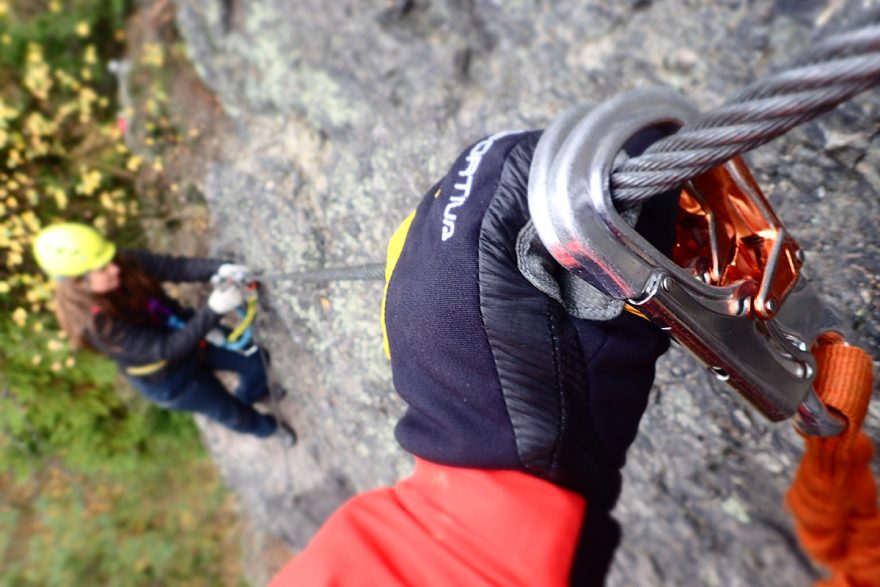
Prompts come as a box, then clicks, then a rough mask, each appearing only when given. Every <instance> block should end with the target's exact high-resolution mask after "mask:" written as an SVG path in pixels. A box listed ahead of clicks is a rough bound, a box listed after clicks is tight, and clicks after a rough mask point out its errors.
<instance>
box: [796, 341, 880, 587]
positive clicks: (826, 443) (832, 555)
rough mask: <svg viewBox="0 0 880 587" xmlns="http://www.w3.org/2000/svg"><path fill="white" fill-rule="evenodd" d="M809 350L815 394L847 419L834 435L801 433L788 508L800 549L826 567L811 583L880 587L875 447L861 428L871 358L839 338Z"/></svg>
mask: <svg viewBox="0 0 880 587" xmlns="http://www.w3.org/2000/svg"><path fill="white" fill-rule="evenodd" d="M814 355H815V357H816V362H817V363H818V376H817V380H816V384H815V385H816V392H817V393H818V394H819V397H820V398H821V399H822V401H823V402H824V403H825V405H827V406H828V407H830V408H832V409H834V410H836V411H837V412H839V413H840V414H842V415H843V416H844V417H845V418H846V421H847V426H846V429H845V430H844V432H843V433H841V434H839V435H838V436H834V437H830V438H816V437H808V438H805V443H806V452H805V453H804V456H803V459H802V460H801V464H800V466H799V467H798V470H797V473H796V475H795V479H794V483H793V484H792V487H791V489H790V490H789V492H788V496H787V499H788V506H789V508H790V509H791V511H792V513H793V514H794V518H795V529H796V531H797V534H798V538H799V539H800V542H801V545H802V546H803V548H804V550H806V551H807V552H808V553H809V554H810V555H811V556H812V557H813V558H814V559H815V560H816V561H818V562H819V563H821V564H823V565H825V566H827V567H828V568H829V569H830V570H831V576H830V577H829V578H827V579H825V580H823V581H820V582H819V583H817V584H816V587H868V586H870V587H876V586H880V511H878V507H877V485H876V483H875V481H874V478H873V476H872V474H871V457H872V456H873V454H874V446H873V444H872V443H871V440H870V439H869V438H868V437H867V436H866V435H865V433H864V432H862V431H861V428H862V422H863V421H864V419H865V415H866V414H867V411H868V402H869V401H870V399H871V391H872V384H873V382H872V374H871V359H870V357H869V356H868V355H867V354H866V353H865V352H864V351H862V350H861V349H859V348H856V347H852V346H847V345H845V344H844V343H843V341H842V339H835V340H831V341H830V342H829V343H828V344H823V345H820V346H819V347H818V348H817V349H816V351H815V352H814Z"/></svg>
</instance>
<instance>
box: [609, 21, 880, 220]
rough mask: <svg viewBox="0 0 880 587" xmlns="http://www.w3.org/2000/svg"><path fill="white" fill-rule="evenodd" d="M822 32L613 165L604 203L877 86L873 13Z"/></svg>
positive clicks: (666, 180) (642, 195)
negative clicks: (771, 69)
mask: <svg viewBox="0 0 880 587" xmlns="http://www.w3.org/2000/svg"><path fill="white" fill-rule="evenodd" d="M853 20H854V21H855V22H856V23H857V24H856V25H855V26H852V27H850V28H846V29H842V30H837V31H834V32H831V33H829V34H828V35H827V36H826V37H825V38H824V39H822V40H821V41H819V42H818V43H815V44H814V45H813V46H812V47H811V48H810V49H808V50H807V51H806V52H805V53H804V54H802V55H801V56H799V57H798V58H796V59H794V60H793V61H791V62H790V63H789V64H788V66H787V67H785V68H783V69H782V70H781V71H779V72H778V73H775V74H773V75H771V76H770V77H768V78H765V79H762V80H758V81H756V82H754V83H752V84H751V85H749V86H748V87H746V88H745V89H743V90H741V91H740V92H738V93H736V94H735V95H734V96H732V97H731V98H730V99H729V100H728V101H727V102H726V103H725V104H724V105H722V106H720V107H719V108H716V109H715V110H713V111H710V112H707V113H706V114H703V115H702V116H700V118H699V119H698V120H697V121H696V122H694V123H692V124H689V125H685V126H684V127H682V128H681V129H680V130H679V131H678V132H677V133H676V134H674V135H672V136H669V137H666V138H665V139H662V140H660V141H658V142H656V143H654V144H653V145H651V147H650V148H648V150H647V151H645V153H644V154H642V155H640V156H639V157H634V158H632V159H629V160H627V161H625V162H623V163H621V164H620V165H619V166H618V167H617V168H616V169H615V170H614V171H613V173H612V175H611V187H612V197H613V198H614V201H615V202H616V203H618V204H619V205H620V206H621V207H623V208H627V207H630V206H633V205H635V204H638V203H640V202H643V201H645V200H647V199H649V198H651V197H653V196H656V195H658V194H661V193H664V192H666V191H669V190H671V189H674V188H676V187H678V186H681V185H682V184H684V183H685V182H686V181H688V180H689V179H691V178H693V177H695V176H697V175H699V174H700V173H703V172H704V171H708V170H709V169H712V168H713V167H717V166H718V165H721V164H723V163H724V162H725V161H728V160H730V159H731V158H733V157H735V156H736V155H740V154H742V153H745V152H747V151H750V150H752V149H754V148H756V147H759V146H760V145H763V144H765V143H767V142H769V141H771V140H773V139H774V138H776V137H778V136H780V135H783V134H785V133H786V132H788V131H789V130H791V129H792V128H794V127H796V126H799V125H801V124H803V123H805V122H808V121H810V120H812V119H814V118H816V117H817V116H819V115H820V114H822V113H824V112H827V111H829V110H831V109H833V108H834V107H835V106H837V105H838V104H840V103H842V102H845V101H846V100H849V99H850V98H852V97H853V96H855V95H856V94H859V93H861V92H863V91H865V90H867V89H869V88H871V87H872V86H874V85H876V84H878V83H880V8H876V9H873V10H871V11H869V12H866V13H864V14H862V15H860V16H858V17H857V18H854V19H853Z"/></svg>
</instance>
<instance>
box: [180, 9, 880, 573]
mask: <svg viewBox="0 0 880 587" xmlns="http://www.w3.org/2000/svg"><path fill="white" fill-rule="evenodd" d="M855 4H857V3H856V2H850V3H849V4H847V2H846V1H845V0H809V1H797V2H795V1H793V0H776V1H770V0H766V1H765V0H762V1H759V2H747V1H745V0H724V1H717V0H656V1H651V0H626V1H621V2H605V1H603V0H580V1H568V0H559V1H553V2H543V1H540V0H508V1H505V2H499V1H496V0H433V1H430V0H381V1H380V0H372V1H365V0H357V1H355V0H338V1H334V2H325V1H323V0H297V1H296V2H291V1H289V0H248V1H247V2H244V1H238V0H231V1H229V2H221V1H218V0H185V1H184V0H178V2H177V24H178V27H179V29H180V31H181V32H182V34H183V36H184V38H185V40H186V43H187V45H188V51H189V55H190V58H191V60H192V62H193V64H194V65H195V67H196V70H197V71H198V72H199V75H200V76H201V77H202V78H203V80H204V82H205V83H206V84H207V86H208V87H209V88H211V89H212V90H213V91H214V92H215V93H216V94H217V96H218V98H219V100H220V101H221V103H222V104H223V107H224V109H225V112H226V113H227V115H228V117H229V121H230V124H228V125H226V127H227V128H228V131H226V136H225V137H224V139H223V148H222V149H221V155H220V156H219V157H217V158H215V159H214V160H212V161H209V162H208V163H207V165H206V169H207V173H206V176H205V178H204V184H203V187H204V189H205V193H206V196H207V198H208V203H209V206H210V208H211V212H212V216H213V221H214V225H215V226H216V227H217V228H218V234H217V239H216V242H215V245H216V249H217V250H218V251H219V252H232V251H235V252H236V254H237V255H238V256H239V258H241V259H243V260H245V261H246V262H248V263H250V264H251V265H253V266H255V267H259V268H264V269H266V270H269V271H285V270H293V269H298V268H311V267H322V266H328V267H329V266H339V265H352V264H362V263H367V262H373V261H380V260H382V259H383V257H384V245H385V243H386V241H387V238H388V237H389V235H390V234H391V233H392V232H393V230H394V228H395V227H396V226H397V224H398V223H399V222H400V221H401V220H402V219H403V218H404V217H405V216H406V214H407V213H408V212H409V211H410V210H411V209H412V208H413V207H414V205H415V204H416V202H417V201H418V197H419V195H420V194H421V193H422V192H423V191H424V190H426V189H427V188H428V187H429V186H430V185H431V184H432V183H433V182H434V181H435V180H436V179H438V178H439V177H440V176H441V175H442V174H443V173H444V171H445V168H446V167H447V166H448V165H449V164H450V163H451V162H452V160H453V158H454V156H455V155H456V154H457V153H458V152H459V151H460V150H461V149H462V148H464V147H465V146H466V145H467V144H468V143H470V142H472V141H474V140H476V139H477V138H479V137H481V136H483V135H486V134H489V133H492V132H496V131H499V130H503V129H508V128H542V127H543V126H545V125H546V124H547V123H548V122H549V121H550V120H552V119H553V118H554V117H555V116H557V115H559V114H560V113H561V112H563V111H564V110H566V109H567V108H569V107H571V106H572V105H574V104H576V103H578V102H581V101H599V100H602V99H605V98H607V97H610V96H612V95H614V94H616V93H618V92H620V91H622V90H625V89H629V88H632V87H635V86H639V85H646V84H658V83H659V84H666V85H669V86H672V87H674V88H677V89H679V90H680V91H681V92H682V93H684V94H685V95H687V96H689V97H690V98H692V99H693V100H695V101H696V102H697V103H698V104H699V105H700V106H701V107H702V108H704V109H707V108H710V107H712V106H715V105H717V104H719V103H720V102H721V101H722V100H723V99H725V98H726V97H727V96H729V95H731V94H732V93H733V92H734V91H735V90H737V89H739V88H741V87H742V86H743V85H744V84H746V83H748V82H749V81H751V80H753V79H755V78H756V77H758V76H760V75H762V74H764V73H766V72H767V71H769V70H770V69H771V68H772V67H774V66H778V65H781V64H783V63H784V62H785V61H787V59H789V58H790V57H793V56H794V55H795V54H797V53H798V52H799V51H802V50H803V49H804V48H806V47H807V46H808V45H809V43H810V33H811V31H812V29H814V28H815V27H816V26H818V25H820V24H822V23H824V22H826V21H827V20H829V19H834V18H836V17H837V16H839V15H840V14H844V13H846V11H847V10H849V9H850V8H851V7H852V6H854V5H855ZM858 4H861V2H859V3H858ZM224 10H227V11H228V12H224ZM878 114H880V96H878V95H877V93H876V92H874V93H870V94H867V95H864V96H862V97H860V98H859V99H857V100H855V101H852V102H850V103H848V104H846V105H845V106H844V107H842V108H840V109H838V110H837V111H836V112H834V113H832V114H830V115H826V116H825V117H824V118H822V119H821V120H820V121H818V122H816V123H812V124H808V125H806V126H804V127H801V128H799V129H796V130H795V131H793V132H791V133H789V134H788V135H787V136H786V137H784V138H782V139H779V140H777V141H775V142H773V143H771V144H770V145H768V146H766V147H763V148H762V149H760V150H758V151H756V152H754V153H753V154H752V155H751V156H750V158H749V160H750V162H751V164H752V168H753V170H754V172H755V174H756V176H757V178H758V180H759V181H760V182H761V183H762V185H763V186H764V188H765V191H766V192H767V193H768V196H769V198H770V200H771V202H772V203H773V204H774V205H775V206H776V207H777V210H778V212H779V214H780V216H781V217H782V218H783V220H784V221H785V222H786V223H787V225H788V226H789V228H790V230H791V231H792V232H793V233H794V235H795V236H796V238H798V240H799V241H800V243H801V244H802V246H803V247H804V248H805V249H806V251H807V260H808V263H809V265H810V267H811V268H812V273H813V275H814V277H815V281H816V282H817V284H816V285H817V287H819V289H820V290H821V291H822V292H823V296H824V299H825V300H827V302H828V303H829V304H831V305H832V306H834V307H835V308H837V309H838V310H839V312H840V315H841V316H843V317H845V318H844V324H845V326H846V327H847V328H849V329H850V330H851V332H852V336H851V340H852V341H853V342H854V343H856V344H859V345H862V346H864V347H866V348H868V349H869V350H870V351H871V352H872V353H873V354H874V355H877V352H878V350H880V347H878V334H880V321H878V304H880V301H878V300H880V295H878V293H880V292H878V287H877V283H878V275H880V233H878V231H877V229H876V223H877V219H878V218H880V198H878V194H880V172H878V169H880V149H878V147H880V133H878V132H877V128H878V127H877V121H878ZM381 295H382V285H381V284H380V283H377V282H336V283H329V284H304V283H278V284H275V285H274V286H273V287H272V288H271V291H270V296H269V298H270V299H267V300H266V301H267V302H268V310H267V311H266V312H265V313H264V315H263V320H262V323H261V332H260V333H259V335H260V337H261V339H262V340H264V341H266V344H267V346H268V347H269V348H270V349H271V351H272V356H273V364H274V365H273V366H274V371H275V373H276V375H277V377H278V378H279V379H280V380H281V381H282V382H283V384H284V385H285V386H286V387H287V389H288V390H289V392H290V394H289V396H288V398H287V399H285V400H284V401H283V403H282V405H281V409H282V411H283V412H284V414H285V415H286V417H288V418H289V419H290V420H291V421H292V422H294V423H295V425H296V426H297V428H298V430H299V432H300V435H301V437H302V443H301V445H300V446H299V447H297V448H296V449H294V450H292V451H289V452H288V453H287V454H286V455H285V453H284V452H283V451H282V450H281V448H280V446H277V445H275V444H273V443H271V442H268V443H267V442H260V441H255V440H250V439H243V438H240V437H237V436H235V435H230V434H228V433H226V432H225V431H223V430H220V429H217V428H216V427H212V426H206V425H203V428H204V429H205V434H206V438H207V439H208V441H209V444H210V446H211V447H212V449H213V450H214V452H215V455H216V457H217V460H218V462H219V463H220V466H221V468H222V469H223V471H224V473H225V475H226V477H227V479H228V480H229V482H230V484H231V485H232V486H233V487H234V488H235V489H236V490H237V491H238V492H239V493H240V494H241V495H242V497H243V500H244V502H245V504H246V505H247V507H248V509H249V511H250V513H251V515H252V516H253V517H254V519H255V520H256V523H257V524H258V525H260V526H262V527H264V528H265V529H267V531H269V532H272V533H275V534H277V535H279V536H282V537H283V538H284V539H285V540H286V542H287V543H288V544H289V545H290V546H291V547H292V548H294V549H297V548H301V547H302V546H303V545H304V544H305V543H306V542H307V540H308V538H309V537H310V535H311V534H312V533H313V532H314V530H315V529H316V528H317V527H318V526H319V525H320V523H321V521H322V520H323V519H324V517H325V516H326V515H327V514H328V513H329V512H330V511H332V510H333V508H334V507H335V506H336V505H337V504H338V503H339V502H340V501H342V500H343V499H345V498H346V497H347V496H349V495H351V494H352V493H353V492H355V491H360V490H364V489H368V488H372V487H375V486H377V485H379V484H386V483H391V482H393V481H394V480H395V479H397V478H398V477H399V476H401V475H403V474H405V473H406V472H407V471H408V470H409V468H410V459H409V458H408V457H407V455H405V454H404V453H403V452H402V451H401V450H399V449H398V447H397V445H396V443H395V441H394V439H393V425H394V422H395V420H396V418H397V417H398V416H399V414H400V413H401V411H402V404H401V402H400V400H399V399H397V397H396V395H395V393H394V391H393V389H392V385H391V373H390V368H389V365H388V363H387V362H386V360H385V359H384V357H383V355H382V350H381V347H382V345H381V332H380V330H379V322H378V320H379V305H380V299H381ZM877 408H878V404H876V403H875V405H874V409H873V411H872V416H871V417H870V419H869V423H868V430H869V433H870V434H872V435H873V436H874V437H875V438H876V437H877V436H878V432H880V428H878V424H880V417H878V416H880V412H878V410H877ZM799 454H800V442H799V439H798V438H797V436H796V435H795V434H794V433H793V432H792V430H791V427H790V426H789V425H788V424H785V423H783V424H777V425H771V424H769V423H767V422H765V421H764V420H763V419H762V418H761V417H760V416H758V415H757V414H755V413H753V412H752V411H750V409H748V408H746V407H744V406H742V405H741V404H740V403H739V402H738V401H737V400H736V399H735V398H734V397H732V395H731V394H730V393H729V392H728V391H727V390H726V389H725V388H723V387H722V386H721V385H720V384H718V383H717V382H715V381H714V380H713V379H712V378H711V377H709V376H708V375H707V374H706V372H705V371H704V370H703V369H702V368H701V367H699V366H698V365H697V364H696V363H695V362H694V361H693V360H691V359H690V358H688V357H687V356H685V354H684V353H683V352H682V351H681V350H679V349H675V348H673V350H672V351H670V352H669V353H668V354H667V355H666V356H665V357H664V358H663V359H662V360H661V363H660V365H659V371H658V377H657V382H656V389H655V390H654V391H653V394H652V401H651V406H650V407H649V409H648V413H647V415H646V417H645V418H644V421H643V422H642V426H641V433H640V435H639V438H638V440H637V441H636V443H635V446H634V447H633V450H632V451H631V452H630V457H629V464H628V465H627V468H626V471H625V476H626V486H625V487H626V488H625V491H624V495H623V497H622V499H621V502H620V504H619V506H618V509H617V515H618V517H619V519H620V520H621V521H622V523H623V526H624V530H625V538H624V542H623V545H622V547H621V549H620V550H619V552H618V555H617V558H616V561H615V564H614V568H613V571H612V574H611V577H610V578H609V584H610V585H710V586H711V585H724V586H731V587H733V586H751V585H765V586H780V587H782V586H791V585H807V584H809V582H810V581H811V579H813V578H814V577H816V576H817V571H816V570H815V569H814V568H813V567H811V565H810V563H809V562H808V561H807V560H806V559H805V557H804V556H803V555H802V554H801V553H800V551H799V550H798V547H797V545H796V542H795V540H794V538H793V535H792V531H791V524H790V521H789V519H788V517H787V514H786V513H785V511H784V509H783V507H782V494H783V492H784V490H785V488H786V487H787V485H788V484H789V482H790V480H791V477H792V474H793V471H794V466H795V463H796V462H797V459H798V456H799ZM285 458H287V459H288V461H287V463H288V464H287V465H286V464H285ZM287 466H289V467H290V476H288V474H287V472H286V467H287Z"/></svg>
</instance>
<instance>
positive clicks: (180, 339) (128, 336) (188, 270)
mask: <svg viewBox="0 0 880 587" xmlns="http://www.w3.org/2000/svg"><path fill="white" fill-rule="evenodd" d="M124 252H125V253H126V254H128V255H130V256H132V257H134V258H135V259H137V260H138V262H139V263H140V264H141V267H142V268H143V270H144V272H146V273H147V274H149V275H151V276H152V277H154V278H156V279H157V280H158V281H167V282H175V283H181V282H193V281H208V280H209V279H210V278H211V276H212V275H213V274H214V273H216V272H217V269H218V268H219V267H220V265H222V264H223V263H224V261H218V260H216V259H193V258H187V257H174V256H171V255H157V254H153V253H149V252H147V251H132V250H129V251H124ZM157 301H158V302H159V303H160V304H161V305H162V306H163V307H164V308H165V309H167V310H169V311H170V312H171V313H173V314H174V315H176V316H177V317H178V318H180V319H182V320H186V325H185V326H184V327H183V328H181V329H179V330H174V329H172V328H170V327H169V326H167V325H165V324H162V323H161V322H159V323H155V324H146V325H141V324H137V323H135V322H126V321H122V320H113V319H111V318H108V317H106V316H104V315H101V314H98V315H97V316H95V329H94V330H93V331H91V332H89V333H87V337H88V340H89V342H91V343H92V345H93V346H94V347H95V348H96V349H97V350H99V351H100V352H102V353H104V354H105V355H107V356H108V357H110V358H111V359H113V360H114V361H116V362H117V363H118V364H119V366H120V368H121V369H123V370H126V369H127V368H128V367H140V366H144V365H151V364H154V363H157V362H160V361H164V362H166V363H167V365H166V369H167V367H168V366H173V365H174V364H175V363H177V362H179V361H181V360H182V359H185V358H186V357H188V356H190V355H191V354H192V353H193V352H194V351H195V350H196V348H197V347H198V344H199V341H200V340H201V339H202V338H203V337H204V336H205V335H206V334H207V333H208V331H209V330H211V329H212V328H214V327H215V326H217V324H218V323H219V322H220V318H221V316H220V315H219V314H216V313H215V312H213V311H212V310H211V309H210V308H209V307H207V306H205V307H203V308H202V309H200V310H198V311H196V312H193V311H192V310H190V309H185V308H182V307H181V306H180V305H179V304H178V303H177V302H176V301H174V300H173V299H171V298H170V297H168V296H166V295H163V296H162V299H160V300H157ZM144 313H145V314H146V313H148V309H147V308H144ZM166 369H162V371H165V370H166ZM159 376H160V373H159V372H156V373H155V374H151V375H150V378H151V379H152V378H156V377H159Z"/></svg>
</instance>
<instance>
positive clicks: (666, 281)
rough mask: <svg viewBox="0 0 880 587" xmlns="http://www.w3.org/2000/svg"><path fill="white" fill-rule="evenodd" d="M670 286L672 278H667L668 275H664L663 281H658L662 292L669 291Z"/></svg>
mask: <svg viewBox="0 0 880 587" xmlns="http://www.w3.org/2000/svg"><path fill="white" fill-rule="evenodd" d="M672 284H673V281H672V278H671V277H669V276H668V275H665V276H664V277H663V279H662V280H661V281H660V286H661V287H662V288H663V290H664V291H670V290H671V289H672Z"/></svg>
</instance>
